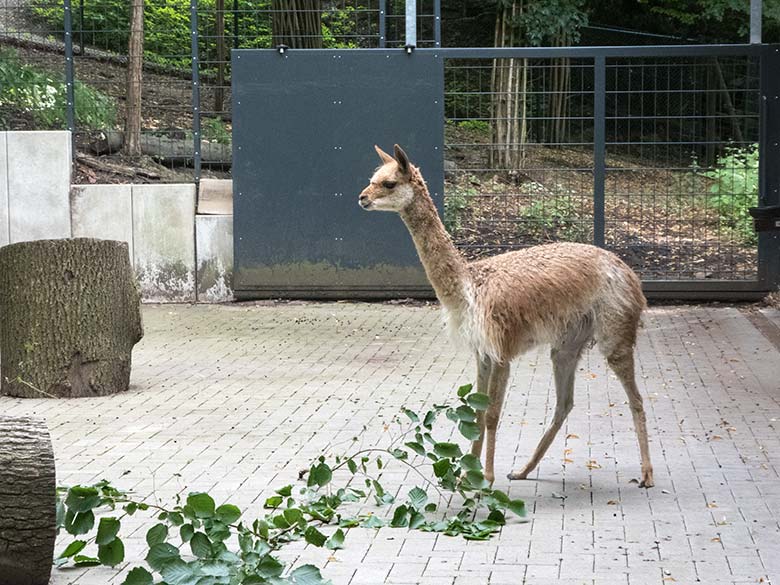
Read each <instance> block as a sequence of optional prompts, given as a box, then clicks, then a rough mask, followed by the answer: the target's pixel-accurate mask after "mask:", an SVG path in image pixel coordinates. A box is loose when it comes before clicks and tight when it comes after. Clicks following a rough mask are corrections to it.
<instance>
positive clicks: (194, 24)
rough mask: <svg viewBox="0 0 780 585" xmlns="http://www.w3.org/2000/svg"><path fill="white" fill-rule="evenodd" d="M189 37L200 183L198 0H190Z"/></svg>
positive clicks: (195, 158)
mask: <svg viewBox="0 0 780 585" xmlns="http://www.w3.org/2000/svg"><path fill="white" fill-rule="evenodd" d="M190 37H191V50H192V139H193V148H194V150H193V164H194V166H195V183H196V184H198V183H200V167H201V153H200V146H201V139H200V70H199V65H200V61H199V59H198V0H190Z"/></svg>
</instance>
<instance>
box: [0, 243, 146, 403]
mask: <svg viewBox="0 0 780 585" xmlns="http://www.w3.org/2000/svg"><path fill="white" fill-rule="evenodd" d="M0 315H2V320H0V353H1V354H2V356H3V359H2V363H0V393H2V394H8V395H11V396H18V397H23V398H42V397H52V398H61V397H79V396H101V395H105V394H113V393H116V392H120V391H123V390H127V388H128V385H129V383H130V364H131V352H132V349H133V346H134V345H135V344H136V343H137V342H138V341H139V340H140V339H141V337H142V336H143V328H142V324H141V313H140V293H139V291H138V287H137V285H136V282H135V277H134V275H133V270H132V268H131V265H130V257H129V253H128V247H127V244H126V243H124V242H116V241H112V240H96V239H92V238H74V239H65V240H39V241H34V242H20V243H17V244H11V245H10V246H5V247H3V248H0Z"/></svg>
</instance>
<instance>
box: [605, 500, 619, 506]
mask: <svg viewBox="0 0 780 585" xmlns="http://www.w3.org/2000/svg"><path fill="white" fill-rule="evenodd" d="M607 506H617V501H616V500H608V501H607Z"/></svg>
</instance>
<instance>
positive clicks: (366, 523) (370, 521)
mask: <svg viewBox="0 0 780 585" xmlns="http://www.w3.org/2000/svg"><path fill="white" fill-rule="evenodd" d="M384 525H385V521H384V520H382V519H381V518H380V517H379V516H374V515H373V514H371V515H370V516H369V517H368V518H366V519H365V520H363V527H365V528H382V526H384Z"/></svg>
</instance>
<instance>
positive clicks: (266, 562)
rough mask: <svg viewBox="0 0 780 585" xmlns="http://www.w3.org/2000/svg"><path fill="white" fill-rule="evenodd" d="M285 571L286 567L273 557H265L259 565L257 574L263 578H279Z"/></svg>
mask: <svg viewBox="0 0 780 585" xmlns="http://www.w3.org/2000/svg"><path fill="white" fill-rule="evenodd" d="M282 571H284V565H283V564H282V563H280V562H279V561H278V560H277V559H276V558H274V557H272V556H271V555H265V556H264V557H263V559H262V560H261V561H260V562H259V563H258V564H257V574H258V575H260V576H261V577H266V578H268V577H278V576H279V575H281V574H282Z"/></svg>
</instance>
